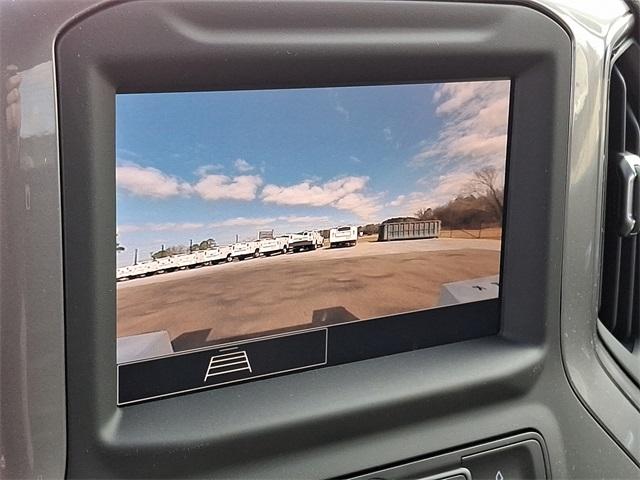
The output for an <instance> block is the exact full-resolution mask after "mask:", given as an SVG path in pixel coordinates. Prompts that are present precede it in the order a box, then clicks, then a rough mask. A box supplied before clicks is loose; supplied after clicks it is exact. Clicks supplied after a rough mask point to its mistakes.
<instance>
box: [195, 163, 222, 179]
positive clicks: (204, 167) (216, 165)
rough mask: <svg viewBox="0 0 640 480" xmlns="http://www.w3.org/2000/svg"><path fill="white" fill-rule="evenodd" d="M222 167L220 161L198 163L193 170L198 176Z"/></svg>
mask: <svg viewBox="0 0 640 480" xmlns="http://www.w3.org/2000/svg"><path fill="white" fill-rule="evenodd" d="M223 169H224V165H222V164H221V163H212V164H209V165H200V166H199V167H198V168H196V171H195V172H194V173H195V174H196V175H197V176H199V177H204V176H205V175H209V174H210V173H214V172H219V171H220V170H223Z"/></svg>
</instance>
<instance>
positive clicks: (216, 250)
mask: <svg viewBox="0 0 640 480" xmlns="http://www.w3.org/2000/svg"><path fill="white" fill-rule="evenodd" d="M231 250H232V248H231V247H230V246H227V245H224V246H220V247H213V248H208V249H207V250H200V251H198V252H195V253H194V254H193V255H195V256H196V259H197V264H198V265H200V264H202V265H214V264H216V263H219V262H223V261H228V260H229V255H231Z"/></svg>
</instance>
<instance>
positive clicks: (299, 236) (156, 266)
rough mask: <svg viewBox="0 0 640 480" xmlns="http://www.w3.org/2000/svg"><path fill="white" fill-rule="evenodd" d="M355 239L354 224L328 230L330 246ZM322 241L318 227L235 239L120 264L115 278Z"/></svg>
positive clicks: (311, 245) (282, 250)
mask: <svg viewBox="0 0 640 480" xmlns="http://www.w3.org/2000/svg"><path fill="white" fill-rule="evenodd" d="M357 239H358V229H357V227H340V228H333V229H331V231H330V233H329V246H330V247H335V246H340V245H351V246H353V245H355V244H356V242H357ZM323 245H324V237H323V236H322V234H321V233H320V232H318V231H315V230H312V231H305V232H300V233H294V234H287V235H282V236H278V237H276V238H272V239H261V240H253V241H248V242H237V243H234V244H233V245H224V246H216V247H212V248H209V249H207V250H199V251H196V252H193V253H184V254H179V255H170V256H167V257H162V258H156V259H153V260H148V261H144V262H140V263H137V264H135V265H128V266H126V267H120V268H118V269H117V270H116V279H117V280H118V281H122V280H129V279H132V278H139V277H146V276H149V275H155V274H158V273H166V272H173V271H176V270H183V269H187V268H195V267H198V266H205V265H215V264H217V263H225V262H233V261H234V260H236V259H238V260H244V259H245V258H249V257H253V258H258V257H260V256H265V257H270V256H271V255H276V254H286V253H289V252H293V253H297V252H300V251H303V250H316V249H318V248H322V246H323Z"/></svg>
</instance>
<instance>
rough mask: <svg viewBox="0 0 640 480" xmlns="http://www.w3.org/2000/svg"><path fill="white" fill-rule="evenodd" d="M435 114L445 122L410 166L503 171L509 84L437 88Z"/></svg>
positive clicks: (449, 85)
mask: <svg viewBox="0 0 640 480" xmlns="http://www.w3.org/2000/svg"><path fill="white" fill-rule="evenodd" d="M433 101H434V102H435V103H436V104H437V107H436V114H437V115H438V116H440V117H442V118H443V119H444V120H445V125H444V128H443V129H442V130H441V131H440V133H439V135H438V138H437V139H435V140H433V141H430V142H424V143H423V145H422V148H421V149H420V151H419V152H418V153H417V154H416V155H414V157H413V158H412V159H411V160H410V162H409V163H410V165H413V166H422V165H426V164H427V163H436V164H442V163H443V162H451V161H454V162H456V161H459V162H464V164H465V166H466V167H467V168H468V169H473V168H478V167H480V166H486V165H493V166H495V167H497V168H499V169H504V164H505V155H506V148H507V129H508V113H509V81H507V80H502V81H490V82H467V83H448V84H443V85H440V86H438V87H437V88H436V91H435V93H434V96H433Z"/></svg>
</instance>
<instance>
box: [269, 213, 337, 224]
mask: <svg viewBox="0 0 640 480" xmlns="http://www.w3.org/2000/svg"><path fill="white" fill-rule="evenodd" d="M278 220H282V221H284V222H287V223H308V224H313V223H317V224H321V223H327V222H328V221H329V217H326V216H318V217H314V216H312V215H301V216H296V215H291V216H288V217H278Z"/></svg>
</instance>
